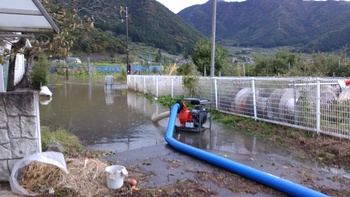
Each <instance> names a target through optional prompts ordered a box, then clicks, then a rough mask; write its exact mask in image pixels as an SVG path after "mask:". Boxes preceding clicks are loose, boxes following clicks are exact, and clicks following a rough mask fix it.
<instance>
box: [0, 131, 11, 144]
mask: <svg viewBox="0 0 350 197" xmlns="http://www.w3.org/2000/svg"><path fill="white" fill-rule="evenodd" d="M9 142H10V139H9V136H8V133H7V129H0V144H6V143H9Z"/></svg>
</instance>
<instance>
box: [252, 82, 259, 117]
mask: <svg viewBox="0 0 350 197" xmlns="http://www.w3.org/2000/svg"><path fill="white" fill-rule="evenodd" d="M252 91H253V105H254V120H257V119H258V113H257V110H256V95H255V78H252Z"/></svg>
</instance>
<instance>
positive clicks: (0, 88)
mask: <svg viewBox="0 0 350 197" xmlns="http://www.w3.org/2000/svg"><path fill="white" fill-rule="evenodd" d="M3 69H4V67H3V66H2V65H0V92H6V90H5V83H4V72H3Z"/></svg>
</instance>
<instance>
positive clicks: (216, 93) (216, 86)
mask: <svg viewBox="0 0 350 197" xmlns="http://www.w3.org/2000/svg"><path fill="white" fill-rule="evenodd" d="M217 80H218V79H217V78H215V79H214V93H215V110H218V82H217Z"/></svg>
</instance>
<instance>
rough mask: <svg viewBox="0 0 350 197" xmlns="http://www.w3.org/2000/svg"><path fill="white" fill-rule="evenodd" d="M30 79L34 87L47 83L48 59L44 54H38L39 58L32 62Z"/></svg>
mask: <svg viewBox="0 0 350 197" xmlns="http://www.w3.org/2000/svg"><path fill="white" fill-rule="evenodd" d="M30 79H31V81H32V84H33V86H34V88H38V89H39V88H40V86H45V85H47V84H48V83H49V61H48V59H47V57H46V56H45V55H43V54H42V55H40V56H39V59H38V60H37V61H35V62H34V66H33V71H32V72H31V74H30Z"/></svg>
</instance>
